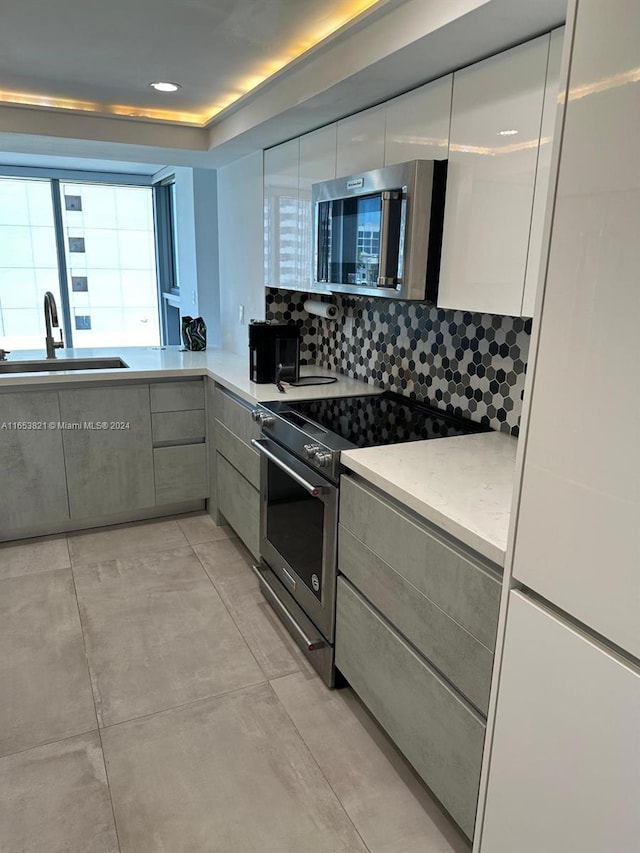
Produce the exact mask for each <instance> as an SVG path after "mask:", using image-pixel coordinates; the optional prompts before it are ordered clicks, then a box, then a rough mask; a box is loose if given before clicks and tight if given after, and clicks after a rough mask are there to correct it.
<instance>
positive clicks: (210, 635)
mask: <svg viewBox="0 0 640 853" xmlns="http://www.w3.org/2000/svg"><path fill="white" fill-rule="evenodd" d="M74 574H75V578H76V589H77V593H78V602H79V605H80V615H81V619H82V625H83V628H84V633H85V641H86V645H87V655H88V658H89V667H90V670H91V678H92V682H93V688H94V694H95V697H96V706H97V710H98V718H99V720H100V723H101V725H112V724H113V723H117V722H120V721H122V720H129V719H132V718H133V717H137V716H140V715H142V714H150V713H153V712H155V711H159V710H161V709H164V708H171V707H174V706H176V705H182V704H184V703H187V702H192V701H194V700H195V699H202V698H204V697H207V696H214V695H217V694H220V693H224V692H227V691H229V690H234V689H237V688H239V687H245V686H247V685H249V684H256V683H257V682H260V681H262V680H264V676H263V674H262V672H261V670H260V668H259V667H258V665H257V664H256V662H255V659H254V657H253V655H252V654H251V652H250V651H249V649H248V647H247V645H246V643H245V641H244V640H243V639H242V636H241V634H240V632H239V631H238V629H237V628H236V626H235V624H234V623H233V620H232V619H231V617H230V616H229V614H228V612H227V610H226V608H225V606H224V604H223V603H222V601H221V600H220V597H219V595H218V594H217V592H216V591H215V589H214V588H213V586H212V585H211V582H210V581H209V579H208V578H207V576H206V574H205V572H203V570H202V566H201V565H200V563H199V561H198V560H197V558H196V557H195V556H194V554H193V552H192V550H191V548H190V547H185V548H179V549H177V550H172V551H161V552H158V553H156V554H150V555H149V556H146V557H134V558H130V559H123V560H111V561H107V562H104V563H98V564H96V565H89V566H81V567H79V568H76V569H74Z"/></svg>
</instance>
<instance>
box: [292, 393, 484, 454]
mask: <svg viewBox="0 0 640 853" xmlns="http://www.w3.org/2000/svg"><path fill="white" fill-rule="evenodd" d="M288 408H289V409H292V410H293V411H295V412H299V413H300V414H301V415H303V416H304V417H306V418H309V419H310V420H312V421H315V422H316V423H318V424H320V425H321V426H322V427H324V429H326V430H330V431H331V432H333V433H335V434H336V435H339V436H341V437H342V438H344V439H346V440H347V441H350V442H352V443H353V444H354V445H356V447H373V446H375V445H378V444H395V443H397V442H401V441H419V440H424V439H427V438H447V437H451V436H455V435H467V434H469V433H476V432H487V431H488V429H489V427H485V426H483V425H482V424H477V423H475V421H470V420H468V419H466V418H461V417H457V416H455V415H450V414H449V413H448V412H443V411H441V410H440V409H436V408H433V407H432V406H429V405H427V404H425V403H419V402H417V401H415V400H410V399H407V398H406V397H403V396H402V395H400V394H394V393H392V392H390V391H385V392H384V393H383V394H380V395H378V396H367V397H337V398H333V399H330V400H309V401H305V402H300V403H298V402H295V403H289V404H288Z"/></svg>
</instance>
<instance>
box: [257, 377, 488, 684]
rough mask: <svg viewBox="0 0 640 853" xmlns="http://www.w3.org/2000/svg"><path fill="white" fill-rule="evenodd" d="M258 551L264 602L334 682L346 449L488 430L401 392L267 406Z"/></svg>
mask: <svg viewBox="0 0 640 853" xmlns="http://www.w3.org/2000/svg"><path fill="white" fill-rule="evenodd" d="M253 417H254V420H255V421H257V422H258V423H259V424H260V425H261V427H262V435H261V437H260V438H259V439H254V440H253V442H252V443H253V445H254V447H255V448H256V449H257V450H258V452H259V453H260V456H261V472H260V491H261V508H260V554H261V558H262V559H261V562H260V565H259V566H255V567H254V571H255V572H256V574H257V576H258V578H259V580H260V587H261V589H262V592H263V594H264V595H265V597H266V598H267V600H268V601H269V602H270V603H271V604H272V606H273V607H274V609H275V610H276V612H277V613H278V614H279V616H280V617H281V619H282V621H283V622H284V624H285V625H286V626H287V628H288V629H289V631H290V633H291V634H292V635H293V637H294V638H295V639H296V641H297V643H298V645H299V646H300V647H301V648H302V649H303V650H304V652H305V653H306V654H307V656H308V658H309V660H310V661H311V663H312V664H313V666H314V667H315V668H316V669H317V670H318V672H319V673H320V675H321V677H322V678H323V680H324V681H325V683H326V684H328V685H329V686H333V684H334V680H335V670H334V663H333V661H334V654H333V644H334V635H335V596H336V575H337V531H338V497H339V483H340V475H341V473H342V472H343V470H344V469H343V467H342V465H341V464H340V454H341V452H342V451H343V450H353V449H354V448H356V447H370V446H373V445H377V444H393V443H395V442H399V441H415V440H418V439H428V438H442V437H446V436H453V435H464V434H466V433H471V432H484V431H486V429H487V428H486V427H484V426H482V425H480V424H476V423H474V422H472V421H468V420H464V419H462V418H458V417H454V416H452V415H449V414H447V413H445V412H442V411H440V410H438V409H434V408H432V407H429V406H427V405H424V404H420V403H417V402H415V401H413V400H407V399H405V398H404V397H402V396H401V395H399V394H393V393H390V392H385V393H384V394H380V395H371V396H363V397H346V398H344V397H343V398H332V399H328V400H312V401H305V402H291V403H290V402H283V401H282V402H281V401H277V402H273V403H263V404H262V405H260V406H259V407H258V408H257V409H256V410H255V411H254V412H253Z"/></svg>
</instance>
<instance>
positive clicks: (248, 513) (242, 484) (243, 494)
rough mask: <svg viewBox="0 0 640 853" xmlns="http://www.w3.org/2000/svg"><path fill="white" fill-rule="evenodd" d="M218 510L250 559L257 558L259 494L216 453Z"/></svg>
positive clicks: (258, 549) (258, 554) (258, 547)
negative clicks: (251, 557)
mask: <svg viewBox="0 0 640 853" xmlns="http://www.w3.org/2000/svg"><path fill="white" fill-rule="evenodd" d="M216 459H217V488H218V509H219V511H220V512H221V513H222V515H224V517H225V518H226V519H227V521H228V522H229V524H230V525H231V527H233V529H234V530H235V532H236V533H237V534H238V536H239V537H240V539H242V541H243V542H244V544H245V545H246V546H247V548H248V549H249V550H250V551H251V553H252V554H253V555H254V557H259V556H260V492H259V491H258V490H257V489H254V487H253V486H252V485H251V483H250V482H249V481H248V480H245V478H244V477H243V476H242V474H241V473H240V472H239V471H237V470H236V469H235V468H234V467H233V465H231V464H230V463H229V462H227V460H226V459H225V458H224V456H221V455H220V454H219V453H217V454H216Z"/></svg>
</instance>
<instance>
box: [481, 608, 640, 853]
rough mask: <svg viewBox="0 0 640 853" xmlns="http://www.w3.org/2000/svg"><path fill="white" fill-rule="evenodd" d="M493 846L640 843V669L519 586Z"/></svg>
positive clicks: (620, 850) (509, 850) (490, 852)
mask: <svg viewBox="0 0 640 853" xmlns="http://www.w3.org/2000/svg"><path fill="white" fill-rule="evenodd" d="M501 681H502V683H501V688H500V700H499V702H500V705H499V708H500V717H499V721H498V725H499V728H498V732H497V736H496V740H495V744H494V748H493V755H492V760H491V777H490V779H491V783H490V786H489V795H488V800H487V817H486V820H485V826H484V832H483V837H482V850H483V851H486V853H574V851H575V853H578V851H579V853H605V851H612V853H613V851H615V853H632V851H634V850H637V849H638V840H639V839H640V809H639V808H638V802H639V795H640V761H639V760H638V759H639V755H638V737H639V726H640V672H638V670H637V669H635V668H634V667H633V666H632V665H628V664H627V663H625V661H624V660H622V659H621V658H620V657H619V656H617V655H615V654H614V653H612V652H610V651H608V650H607V649H606V648H604V647H602V646H600V645H598V644H596V643H595V642H593V641H592V640H590V639H589V638H588V637H587V636H585V635H584V634H583V633H582V632H580V631H579V630H577V629H576V628H573V627H571V626H570V625H568V624H566V623H565V622H564V621H563V620H562V619H560V618H558V617H557V616H555V615H554V614H553V613H551V612H549V611H548V610H547V609H545V608H544V607H543V606H540V605H539V604H536V603H534V602H532V601H531V600H530V599H528V598H527V597H526V596H524V595H522V594H521V593H519V592H512V593H511V602H510V607H509V619H508V624H507V634H506V642H505V653H504V658H503V662H502V679H501Z"/></svg>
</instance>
